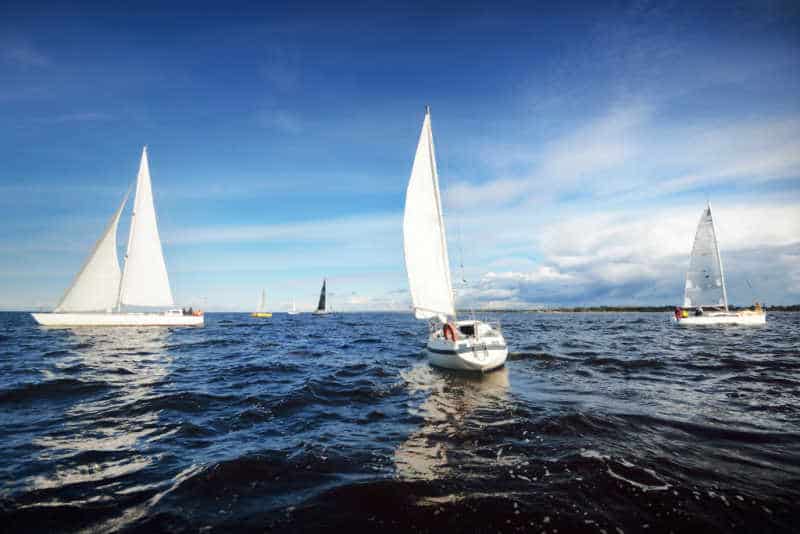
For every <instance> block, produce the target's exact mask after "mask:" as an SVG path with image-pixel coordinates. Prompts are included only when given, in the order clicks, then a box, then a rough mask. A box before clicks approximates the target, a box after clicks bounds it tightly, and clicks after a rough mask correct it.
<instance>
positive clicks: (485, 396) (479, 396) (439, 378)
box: [394, 365, 509, 480]
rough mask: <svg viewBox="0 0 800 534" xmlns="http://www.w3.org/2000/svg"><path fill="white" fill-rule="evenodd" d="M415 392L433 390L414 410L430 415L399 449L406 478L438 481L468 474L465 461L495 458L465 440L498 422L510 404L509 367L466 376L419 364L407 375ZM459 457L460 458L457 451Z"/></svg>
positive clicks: (397, 458)
mask: <svg viewBox="0 0 800 534" xmlns="http://www.w3.org/2000/svg"><path fill="white" fill-rule="evenodd" d="M403 378H404V379H405V380H406V383H407V384H408V388H409V390H410V391H409V392H410V393H411V394H414V393H415V392H419V391H427V392H429V395H428V397H427V399H426V400H425V401H424V402H423V403H422V404H421V405H420V406H419V407H418V408H416V409H414V410H413V413H412V415H419V416H421V417H422V418H423V419H424V423H423V425H422V427H421V428H419V429H418V430H417V431H415V432H413V433H412V434H411V435H410V436H409V437H408V439H406V441H405V442H403V443H402V444H401V445H400V446H399V447H398V448H397V449H396V450H395V453H394V461H395V467H396V469H397V474H398V476H399V477H400V478H403V479H408V480H434V479H441V478H447V477H449V476H451V475H458V476H465V475H466V473H465V472H463V471H461V469H462V468H463V467H464V466H465V464H473V465H474V463H480V464H484V463H488V462H490V461H491V462H494V458H493V457H492V458H486V457H484V456H481V455H479V454H475V452H476V451H475V450H474V447H473V448H471V447H470V446H469V445H466V446H465V444H464V441H465V438H467V436H470V435H479V434H480V432H481V430H482V429H483V428H485V427H486V425H490V424H496V422H497V421H498V420H502V417H500V418H498V417H497V414H498V412H505V411H506V410H507V409H508V392H509V381H508V369H507V368H505V367H504V368H501V369H498V370H497V371H494V372H492V373H487V374H483V375H465V374H463V373H456V372H452V371H444V370H440V369H435V368H432V367H430V366H428V365H418V366H416V367H414V368H413V369H411V370H410V371H408V372H407V373H404V374H403ZM456 455H457V456H458V461H457V462H455V461H454V456H456Z"/></svg>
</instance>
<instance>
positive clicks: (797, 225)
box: [462, 201, 800, 304]
mask: <svg viewBox="0 0 800 534" xmlns="http://www.w3.org/2000/svg"><path fill="white" fill-rule="evenodd" d="M712 209H713V211H714V215H715V219H716V222H717V229H718V235H719V239H720V246H721V249H722V256H723V261H724V263H725V267H726V272H727V273H728V281H729V288H730V289H731V291H730V293H731V299H732V301H733V302H738V303H747V302H749V300H750V298H751V296H750V294H751V293H752V292H751V291H750V290H749V288H748V287H747V285H746V282H747V281H751V282H753V283H754V285H755V286H756V291H755V293H754V296H756V297H758V298H764V299H767V300H768V301H770V302H776V303H777V302H795V301H797V300H798V299H800V202H791V201H775V202H768V201H761V202H758V203H742V202H738V203H724V204H723V203H720V204H719V205H718V206H714V207H712ZM701 211H702V205H695V204H691V205H688V204H684V205H676V206H670V207H661V208H657V209H653V210H644V209H641V208H633V209H629V210H617V211H613V212H597V213H588V214H580V215H571V216H564V217H563V218H561V219H560V220H557V221H554V222H552V223H549V224H542V225H540V226H539V227H538V229H537V232H536V234H535V235H534V237H533V243H532V245H531V250H532V251H536V253H537V254H538V255H539V258H540V259H539V262H538V264H537V265H536V266H535V267H534V268H531V269H530V270H527V271H508V272H496V271H489V272H486V273H485V274H484V275H483V276H481V277H480V279H479V282H477V283H475V284H473V286H472V287H471V288H470V291H467V292H462V295H463V296H464V298H465V299H467V300H471V301H473V302H481V303H485V302H487V301H498V300H499V299H500V300H502V299H503V298H505V299H508V300H509V301H510V302H515V303H518V302H520V301H523V302H529V303H532V302H553V303H571V302H579V303H592V302H596V303H615V302H616V303H627V304H634V303H642V302H650V303H665V302H673V301H674V302H677V300H678V299H679V296H680V291H681V284H682V281H683V276H684V272H685V269H686V266H687V264H688V256H689V252H690V251H691V246H692V241H693V238H694V231H695V228H696V225H697V221H698V219H699V216H700V212H701ZM520 222H521V221H520ZM522 224H524V223H522ZM482 225H483V227H484V231H486V232H489V233H490V232H492V231H500V230H499V229H498V228H496V227H494V228H487V227H486V221H485V220H484V221H482Z"/></svg>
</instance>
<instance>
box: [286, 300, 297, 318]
mask: <svg viewBox="0 0 800 534" xmlns="http://www.w3.org/2000/svg"><path fill="white" fill-rule="evenodd" d="M286 313H287V314H289V315H297V314H299V313H300V312H299V311H297V306H295V304H294V301H292V307H291V308H289V311H288V312H286Z"/></svg>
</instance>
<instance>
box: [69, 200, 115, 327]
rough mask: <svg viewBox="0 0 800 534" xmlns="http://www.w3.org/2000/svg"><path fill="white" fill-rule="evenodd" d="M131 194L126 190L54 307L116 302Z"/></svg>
mask: <svg viewBox="0 0 800 534" xmlns="http://www.w3.org/2000/svg"><path fill="white" fill-rule="evenodd" d="M129 194H130V192H128V193H126V194H125V197H124V198H123V199H122V203H121V204H120V206H119V208H117V211H116V212H114V215H112V216H111V219H110V220H109V221H108V224H107V225H106V228H105V230H104V231H103V234H102V235H101V236H100V239H98V240H97V242H96V243H95V245H94V248H93V249H92V252H91V253H90V254H89V256H88V257H87V259H86V262H85V263H84V264H83V266H82V267H81V270H80V271H78V274H77V275H76V276H75V279H74V280H73V281H72V284H70V286H69V288H68V289H67V291H66V292H65V293H64V296H63V297H62V298H61V301H60V302H59V303H58V306H56V308H55V310H54V311H56V312H59V313H60V312H86V311H104V310H105V311H110V310H111V309H112V308H113V307H114V305H115V304H116V302H117V294H118V292H119V285H120V276H121V274H120V268H119V259H118V258H117V227H118V226H119V219H120V216H121V215H122V210H123V209H124V208H125V204H126V203H127V202H128V196H129Z"/></svg>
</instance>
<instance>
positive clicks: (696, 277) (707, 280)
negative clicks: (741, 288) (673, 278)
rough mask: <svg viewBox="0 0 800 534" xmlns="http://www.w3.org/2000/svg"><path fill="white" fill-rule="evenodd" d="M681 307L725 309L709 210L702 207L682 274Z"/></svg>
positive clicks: (724, 298) (722, 274) (723, 292)
mask: <svg viewBox="0 0 800 534" xmlns="http://www.w3.org/2000/svg"><path fill="white" fill-rule="evenodd" d="M683 305H684V306H685V307H688V308H694V307H697V306H721V307H724V308H725V309H726V310H727V309H728V295H727V292H726V290H725V276H724V273H723V271H722V259H721V258H720V255H719V246H718V244H717V235H716V231H715V229H714V220H713V218H712V217H711V206H707V207H706V209H705V210H704V211H703V215H702V216H701V217H700V222H699V223H698V224H697V233H696V234H695V236H694V246H693V247H692V256H691V259H690V260H689V270H688V271H687V272H686V286H685V292H684V297H683Z"/></svg>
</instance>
